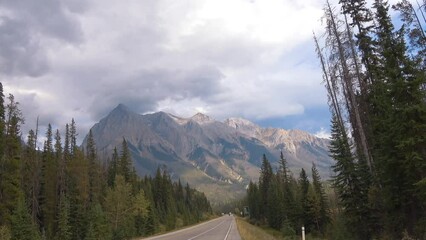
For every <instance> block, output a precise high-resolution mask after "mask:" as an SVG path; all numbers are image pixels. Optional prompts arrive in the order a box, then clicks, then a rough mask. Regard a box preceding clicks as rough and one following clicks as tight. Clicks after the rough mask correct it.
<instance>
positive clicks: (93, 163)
mask: <svg viewBox="0 0 426 240" xmlns="http://www.w3.org/2000/svg"><path fill="white" fill-rule="evenodd" d="M86 151H87V159H88V161H89V185H90V190H89V191H90V201H91V202H98V201H99V197H100V194H101V189H102V185H101V173H100V166H99V165H100V164H99V161H98V157H97V153H96V145H95V140H94V139H93V134H92V130H91V129H90V131H89V135H88V137H87V145H86Z"/></svg>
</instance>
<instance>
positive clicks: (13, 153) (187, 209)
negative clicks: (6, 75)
mask: <svg viewBox="0 0 426 240" xmlns="http://www.w3.org/2000/svg"><path fill="white" fill-rule="evenodd" d="M23 121H24V118H23V116H22V113H21V111H20V110H19V104H18V102H16V101H15V99H14V97H13V95H10V96H9V97H8V99H7V103H5V99H4V95H3V88H2V85H1V83H0V158H1V160H0V161H1V162H0V239H2V240H7V239H13V240H21V239H31V240H33V239H61V240H68V239H69V240H71V239H130V238H132V237H135V236H146V235H151V234H154V233H158V232H163V231H166V230H171V229H174V228H177V227H181V226H184V225H188V224H193V223H196V222H199V221H201V220H204V219H206V218H207V217H208V216H209V215H210V214H211V207H210V203H209V202H208V201H207V199H206V197H205V195H204V194H203V193H200V192H198V191H196V190H195V189H193V188H190V186H189V185H188V184H186V185H185V186H183V185H182V184H181V182H180V181H178V182H173V181H172V180H171V179H170V176H169V175H168V174H167V172H166V171H161V170H160V169H158V171H157V173H156V175H155V176H153V177H151V176H145V177H144V178H139V177H138V176H137V175H136V172H135V170H134V168H133V167H132V161H131V156H130V152H129V150H128V147H127V142H126V140H125V139H123V143H122V146H120V148H119V149H120V151H118V150H117V149H115V150H114V152H113V154H112V157H111V159H109V160H108V161H101V159H99V157H98V156H97V153H96V146H95V142H94V140H93V137H92V133H91V132H90V133H89V135H88V140H87V146H84V148H80V147H79V146H77V141H76V136H77V130H76V124H75V122H74V120H72V122H71V123H70V124H67V125H66V128H65V129H66V130H65V136H64V137H63V138H62V136H61V134H60V132H59V130H56V131H53V129H52V127H51V125H49V126H48V128H47V132H46V134H45V141H44V145H43V149H42V150H40V149H38V148H37V141H38V130H37V129H36V130H35V131H33V130H31V131H30V132H29V133H28V138H27V141H26V143H25V144H24V143H23V141H22V140H21V131H20V125H21V124H22V123H23Z"/></svg>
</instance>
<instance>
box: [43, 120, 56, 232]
mask: <svg viewBox="0 0 426 240" xmlns="http://www.w3.org/2000/svg"><path fill="white" fill-rule="evenodd" d="M41 176H42V181H41V188H40V190H41V192H40V208H41V222H42V226H41V227H42V229H44V230H45V231H46V234H47V237H48V238H51V237H52V236H53V234H54V232H55V229H54V228H55V219H56V216H55V213H56V206H57V205H56V204H57V182H56V179H57V162H56V160H55V155H54V152H53V135H52V126H51V125H50V124H49V125H48V127H47V132H46V141H45V143H44V149H43V156H42V170H41Z"/></svg>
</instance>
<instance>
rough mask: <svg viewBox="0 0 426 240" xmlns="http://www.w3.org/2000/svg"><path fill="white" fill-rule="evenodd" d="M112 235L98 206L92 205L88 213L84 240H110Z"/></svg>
mask: <svg viewBox="0 0 426 240" xmlns="http://www.w3.org/2000/svg"><path fill="white" fill-rule="evenodd" d="M111 237H112V233H111V229H110V226H109V224H108V221H107V217H106V214H105V213H104V211H103V209H102V207H101V205H100V204H93V205H92V207H91V209H90V211H89V227H88V230H87V234H86V238H85V239H86V240H103V239H111Z"/></svg>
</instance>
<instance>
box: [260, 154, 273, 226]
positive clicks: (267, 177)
mask: <svg viewBox="0 0 426 240" xmlns="http://www.w3.org/2000/svg"><path fill="white" fill-rule="evenodd" d="M272 175H273V172H272V167H271V164H270V163H269V161H268V159H267V158H266V155H265V154H263V158H262V165H261V167H260V177H259V192H260V201H261V205H260V209H259V210H260V211H259V213H260V217H261V218H262V217H266V216H267V215H268V214H269V213H268V209H267V207H266V206H267V205H268V191H269V186H270V182H271V179H272Z"/></svg>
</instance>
